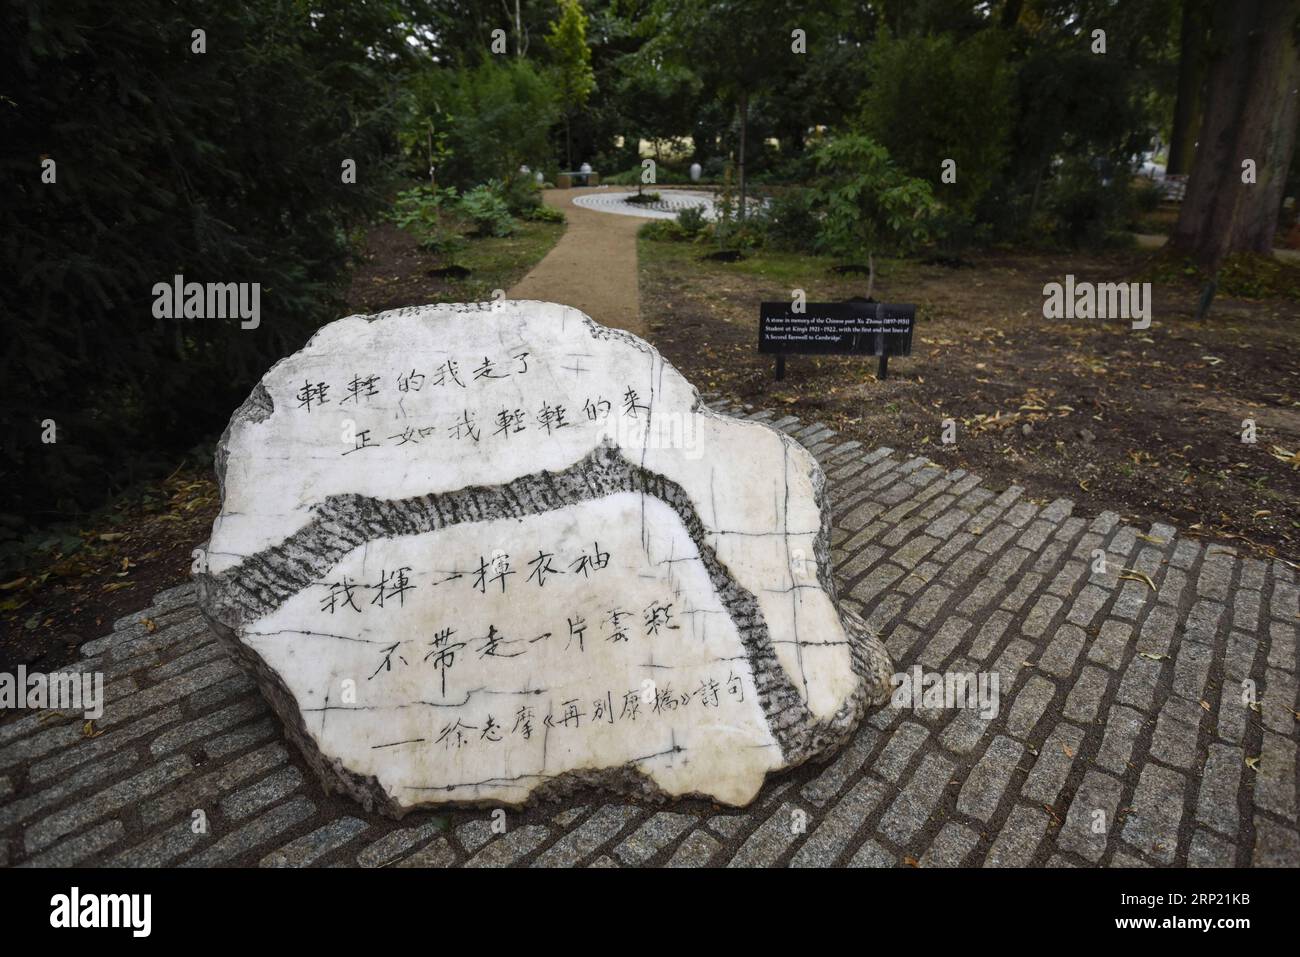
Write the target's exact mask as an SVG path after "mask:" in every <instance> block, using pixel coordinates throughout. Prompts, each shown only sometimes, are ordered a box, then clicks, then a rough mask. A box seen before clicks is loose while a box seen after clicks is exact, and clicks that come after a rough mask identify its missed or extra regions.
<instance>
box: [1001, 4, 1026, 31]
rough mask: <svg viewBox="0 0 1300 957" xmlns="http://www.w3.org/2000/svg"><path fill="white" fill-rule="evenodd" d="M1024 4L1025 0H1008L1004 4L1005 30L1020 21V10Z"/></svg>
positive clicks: (1003, 19)
mask: <svg viewBox="0 0 1300 957" xmlns="http://www.w3.org/2000/svg"><path fill="white" fill-rule="evenodd" d="M1024 5H1025V3H1024V0H1006V3H1004V4H1002V29H1003V30H1010V29H1011V28H1012V27H1014V26H1015V25H1016V24H1017V23H1019V22H1020V10H1021V8H1022V7H1024Z"/></svg>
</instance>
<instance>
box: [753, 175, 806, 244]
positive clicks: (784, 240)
mask: <svg viewBox="0 0 1300 957" xmlns="http://www.w3.org/2000/svg"><path fill="white" fill-rule="evenodd" d="M759 215H760V216H761V217H762V220H763V223H764V226H765V228H766V232H767V237H768V240H769V242H771V243H772V245H774V246H779V247H781V248H783V249H789V250H797V251H801V252H811V251H812V250H813V248H814V247H815V246H816V244H817V236H818V233H819V232H820V230H821V213H820V211H819V210H818V209H817V197H816V194H815V193H814V192H813V191H812V190H810V189H790V190H785V191H783V192H781V193H779V194H778V195H776V196H773V197H772V198H771V199H770V200H768V202H767V204H766V205H765V206H764V207H763V210H762V212H761V213H760V214H759Z"/></svg>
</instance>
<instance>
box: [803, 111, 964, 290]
mask: <svg viewBox="0 0 1300 957" xmlns="http://www.w3.org/2000/svg"><path fill="white" fill-rule="evenodd" d="M814 157H815V159H816V161H817V169H818V172H819V173H821V174H822V176H823V177H824V182H823V184H822V186H821V187H819V188H818V189H817V191H816V199H817V201H818V203H820V204H821V205H822V207H823V208H824V210H825V214H824V217H823V219H822V227H821V235H820V240H821V242H822V244H823V245H825V246H826V247H827V248H828V249H829V250H830V251H832V252H835V253H838V254H840V255H845V256H850V257H855V258H856V257H860V256H863V255H865V256H866V258H867V298H871V293H872V291H873V290H874V288H875V285H876V251H877V250H880V249H884V248H889V249H896V250H906V249H908V248H911V247H914V246H916V245H919V244H920V243H923V242H925V241H926V239H928V238H929V234H930V229H929V221H930V219H931V217H933V216H934V214H935V213H937V212H938V210H939V203H938V202H937V201H936V200H935V198H934V191H933V190H932V189H931V188H930V184H929V183H927V182H926V181H925V180H921V179H914V178H912V177H911V176H908V175H907V174H906V173H903V172H902V171H901V170H899V169H898V167H896V166H895V165H894V163H893V161H892V160H891V159H890V158H889V153H888V151H886V149H885V148H884V147H883V146H881V145H880V144H879V143H877V142H875V141H874V140H872V139H871V138H870V137H867V136H862V135H860V134H856V135H851V136H840V137H836V138H835V139H833V140H830V141H829V142H827V143H824V144H823V145H822V146H820V147H818V149H817V151H816V153H814Z"/></svg>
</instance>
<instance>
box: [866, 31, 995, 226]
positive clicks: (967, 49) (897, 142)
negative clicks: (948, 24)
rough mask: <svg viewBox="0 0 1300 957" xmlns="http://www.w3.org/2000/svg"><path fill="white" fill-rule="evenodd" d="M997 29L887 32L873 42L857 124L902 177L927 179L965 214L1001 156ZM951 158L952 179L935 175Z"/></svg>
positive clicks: (990, 179) (981, 193) (990, 180)
mask: <svg viewBox="0 0 1300 957" xmlns="http://www.w3.org/2000/svg"><path fill="white" fill-rule="evenodd" d="M1008 45H1009V44H1008V41H1007V38H1006V35H1005V34H1004V33H1002V32H1001V31H998V30H986V31H983V32H980V33H976V34H974V35H972V36H970V37H968V38H966V39H964V40H958V39H957V38H956V37H953V36H952V35H950V34H941V35H938V36H933V35H927V36H909V37H900V38H895V37H894V36H892V35H890V34H888V33H884V34H882V35H881V36H880V37H879V38H878V39H877V40H876V43H875V45H874V47H873V52H872V56H871V64H872V69H871V76H872V84H871V87H870V89H869V90H868V91H867V93H866V95H865V97H864V98H863V112H862V125H863V129H864V131H865V132H866V133H868V134H869V135H870V136H871V137H872V138H873V139H875V140H876V141H877V142H880V143H883V144H884V145H885V146H886V147H888V149H889V155H890V156H891V157H892V158H893V160H894V162H895V163H897V164H898V166H899V167H900V168H901V169H902V170H903V172H905V173H907V174H908V175H909V176H915V177H919V178H921V179H924V180H927V181H928V182H931V183H934V184H935V195H936V196H937V197H938V198H939V199H940V200H941V201H942V202H944V204H945V205H947V206H948V207H950V208H952V209H954V210H958V211H960V212H963V213H967V214H969V213H971V212H972V211H973V209H974V207H975V204H976V203H978V202H979V200H980V199H982V198H983V196H984V194H985V193H986V192H987V191H988V189H989V186H990V185H991V184H992V183H993V181H994V179H996V178H997V176H998V174H999V172H1001V170H1002V168H1003V166H1004V164H1005V163H1006V160H1007V153H1008V150H1009V147H1010V142H1009V141H1010V135H1011V122H1012V112H1011V96H1012V92H1013V87H1012V80H1013V76H1012V72H1011V68H1010V67H1009V66H1008V64H1007V52H1008ZM945 159H951V160H953V161H954V162H955V163H956V173H957V175H956V181H955V182H952V183H943V182H942V181H941V180H940V170H941V165H940V164H941V163H942V162H943V161H944V160H945Z"/></svg>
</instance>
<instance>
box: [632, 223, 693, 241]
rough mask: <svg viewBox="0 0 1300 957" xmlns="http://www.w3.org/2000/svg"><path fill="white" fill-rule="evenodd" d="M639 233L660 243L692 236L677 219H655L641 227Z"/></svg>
mask: <svg viewBox="0 0 1300 957" xmlns="http://www.w3.org/2000/svg"><path fill="white" fill-rule="evenodd" d="M639 235H640V236H641V238H642V239H649V240H651V241H653V242H660V243H676V242H682V241H683V240H686V239H689V238H690V237H689V236H687V235H686V233H685V232H684V231H683V230H682V227H681V226H679V225H678V224H677V221H676V220H675V219H653V220H651V221H650V222H648V223H646V224H645V225H644V226H642V227H641V229H640V232H639Z"/></svg>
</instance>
